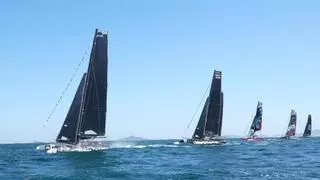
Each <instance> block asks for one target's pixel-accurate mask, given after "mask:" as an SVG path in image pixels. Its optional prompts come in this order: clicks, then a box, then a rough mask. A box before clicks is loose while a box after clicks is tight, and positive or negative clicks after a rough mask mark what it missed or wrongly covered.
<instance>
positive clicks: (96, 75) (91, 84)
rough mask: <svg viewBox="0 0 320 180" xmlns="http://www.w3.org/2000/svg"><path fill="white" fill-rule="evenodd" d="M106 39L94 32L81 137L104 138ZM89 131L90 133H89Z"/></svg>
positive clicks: (104, 35) (106, 66)
mask: <svg viewBox="0 0 320 180" xmlns="http://www.w3.org/2000/svg"><path fill="white" fill-rule="evenodd" d="M107 50H108V37H107V34H105V33H102V32H98V31H97V30H96V33H95V38H94V42H93V46H92V51H91V57H90V63H89V68H88V72H87V74H88V75H87V79H86V89H85V98H84V102H83V103H84V104H83V115H82V118H81V130H80V135H81V137H85V136H86V133H87V132H86V131H89V133H90V135H88V136H104V135H105V122H106V111H107V78H108V77H107V70H108V52H107ZM90 131H91V132H90Z"/></svg>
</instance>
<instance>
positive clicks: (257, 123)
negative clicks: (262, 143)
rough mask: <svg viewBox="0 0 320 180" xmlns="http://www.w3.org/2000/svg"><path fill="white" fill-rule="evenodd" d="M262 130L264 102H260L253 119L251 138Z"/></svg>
mask: <svg viewBox="0 0 320 180" xmlns="http://www.w3.org/2000/svg"><path fill="white" fill-rule="evenodd" d="M261 129H262V102H260V101H258V105H257V110H256V114H255V116H254V118H253V121H252V124H251V127H250V131H249V136H250V137H251V136H253V135H254V133H255V132H257V131H260V130H261Z"/></svg>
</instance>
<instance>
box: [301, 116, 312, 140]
mask: <svg viewBox="0 0 320 180" xmlns="http://www.w3.org/2000/svg"><path fill="white" fill-rule="evenodd" d="M311 128H312V127H311V115H310V114H309V115H308V121H307V124H306V128H305V129H304V133H303V137H307V136H311Z"/></svg>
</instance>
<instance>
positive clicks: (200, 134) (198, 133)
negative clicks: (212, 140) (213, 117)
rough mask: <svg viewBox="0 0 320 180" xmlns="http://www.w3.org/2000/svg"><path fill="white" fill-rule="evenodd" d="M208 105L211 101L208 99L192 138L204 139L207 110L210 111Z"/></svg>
mask: <svg viewBox="0 0 320 180" xmlns="http://www.w3.org/2000/svg"><path fill="white" fill-rule="evenodd" d="M208 104H209V99H208V98H207V100H206V103H205V104H204V106H203V109H202V112H201V115H200V118H199V121H198V124H197V127H196V129H195V131H194V133H193V136H192V138H194V139H201V138H202V137H203V132H204V125H205V120H206V115H207V109H208Z"/></svg>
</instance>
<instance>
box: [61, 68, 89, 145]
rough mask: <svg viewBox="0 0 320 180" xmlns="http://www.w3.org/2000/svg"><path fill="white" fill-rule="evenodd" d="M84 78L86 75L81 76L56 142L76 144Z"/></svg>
mask: <svg viewBox="0 0 320 180" xmlns="http://www.w3.org/2000/svg"><path fill="white" fill-rule="evenodd" d="M85 77H86V74H84V75H83V76H82V79H81V82H80V84H79V86H78V89H77V92H76V94H75V96H74V98H73V101H72V104H71V106H70V108H69V112H68V114H67V116H66V119H65V120H64V123H63V125H62V127H61V130H60V132H59V134H58V136H57V139H56V141H57V142H66V143H77V142H78V139H77V127H78V121H79V118H80V117H79V113H80V107H81V101H82V96H83V89H84V83H85Z"/></svg>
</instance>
